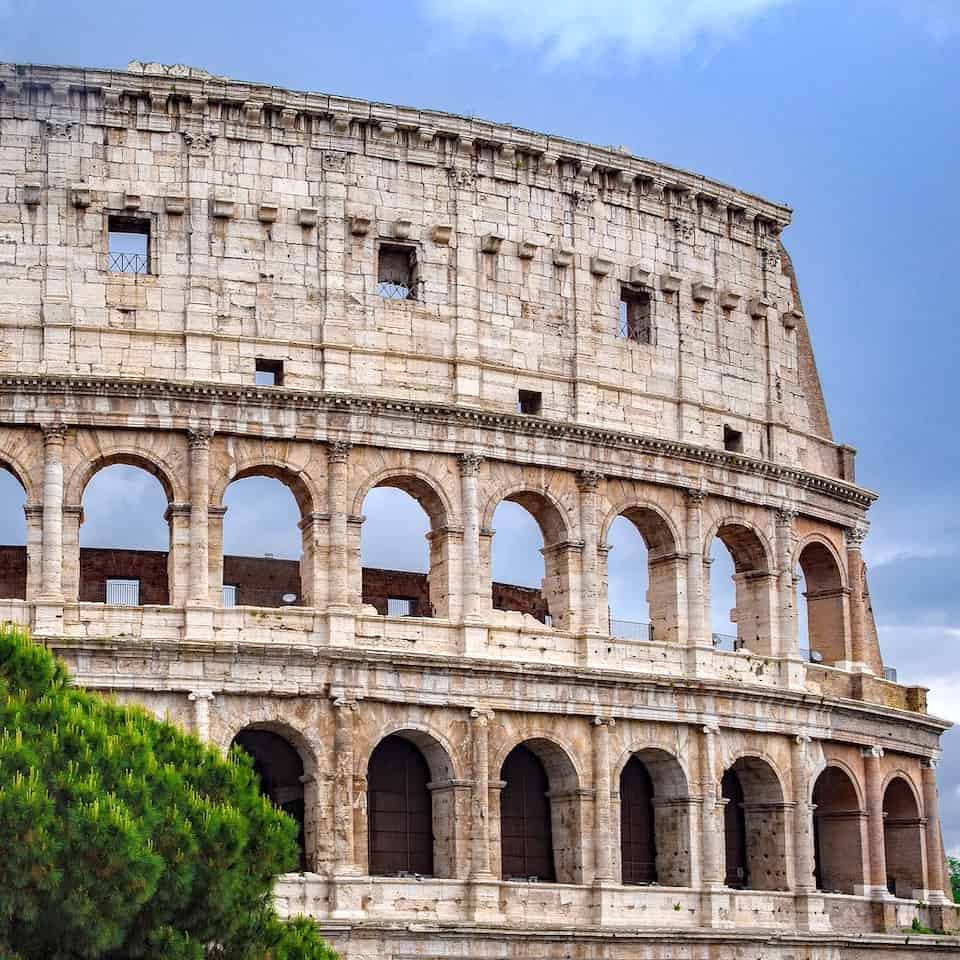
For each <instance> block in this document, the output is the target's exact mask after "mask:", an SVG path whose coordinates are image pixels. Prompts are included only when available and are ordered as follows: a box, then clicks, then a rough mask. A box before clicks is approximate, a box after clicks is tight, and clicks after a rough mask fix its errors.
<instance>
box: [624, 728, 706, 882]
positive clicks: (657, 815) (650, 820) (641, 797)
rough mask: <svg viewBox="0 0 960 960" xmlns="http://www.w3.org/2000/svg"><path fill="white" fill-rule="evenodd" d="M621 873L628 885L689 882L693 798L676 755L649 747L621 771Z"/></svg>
mask: <svg viewBox="0 0 960 960" xmlns="http://www.w3.org/2000/svg"><path fill="white" fill-rule="evenodd" d="M619 803H620V818H619V820H620V871H621V872H620V875H621V882H622V883H625V884H648V883H659V884H661V885H662V886H669V887H685V886H689V885H690V835H691V834H690V828H691V823H690V798H689V796H688V791H687V779H686V776H685V775H684V772H683V769H682V768H681V766H680V764H679V762H678V761H677V758H676V757H674V756H671V755H670V754H669V753H667V752H666V751H665V750H659V749H656V748H652V747H651V748H646V749H643V750H640V751H638V752H636V753H633V754H631V756H630V758H629V759H628V760H627V762H626V764H625V765H624V767H623V770H622V771H621V774H620V792H619Z"/></svg>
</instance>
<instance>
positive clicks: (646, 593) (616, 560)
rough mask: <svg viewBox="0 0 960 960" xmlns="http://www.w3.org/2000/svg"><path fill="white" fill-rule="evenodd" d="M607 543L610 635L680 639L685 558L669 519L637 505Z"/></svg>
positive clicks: (613, 529)
mask: <svg viewBox="0 0 960 960" xmlns="http://www.w3.org/2000/svg"><path fill="white" fill-rule="evenodd" d="M606 539H607V550H606V553H607V576H606V578H605V579H606V583H607V610H608V613H609V627H610V635H611V636H613V637H621V638H623V639H627V640H658V641H672V640H676V639H677V621H678V611H679V603H680V595H679V566H680V558H679V557H678V556H677V550H676V544H675V541H674V537H673V534H672V532H671V530H670V528H669V526H668V525H667V523H666V521H665V520H664V519H663V518H662V517H661V516H660V515H659V514H657V513H656V512H655V511H654V510H651V509H648V508H644V507H631V508H629V509H627V510H625V511H623V513H621V514H620V515H619V516H617V517H616V518H615V519H614V520H613V522H612V523H611V524H610V527H609V530H608V532H607V538H606ZM603 553H604V551H601V555H603ZM601 579H604V578H601Z"/></svg>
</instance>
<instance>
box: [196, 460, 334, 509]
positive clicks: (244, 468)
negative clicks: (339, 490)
mask: <svg viewBox="0 0 960 960" xmlns="http://www.w3.org/2000/svg"><path fill="white" fill-rule="evenodd" d="M249 477H268V478H269V479H271V480H279V481H280V483H282V484H283V485H284V486H285V487H286V488H287V489H288V490H289V491H290V492H291V493H292V494H293V499H294V500H296V501H297V507H298V508H299V510H300V516H301V517H308V516H310V514H312V513H315V512H316V510H317V504H318V503H319V502H320V497H319V495H318V492H317V490H316V488H315V486H314V483H313V481H312V479H311V478H310V477H309V476H308V475H307V473H306V472H305V471H304V470H301V469H298V468H297V467H294V466H292V465H290V464H288V463H285V462H284V461H282V460H271V459H268V458H259V457H258V458H256V459H251V460H244V461H241V462H238V463H236V464H235V465H234V469H233V470H232V471H229V472H227V473H226V474H224V475H223V476H221V477H219V478H217V480H216V482H215V483H211V489H210V502H211V504H212V505H213V506H222V505H223V498H224V496H225V494H226V492H227V487H229V486H230V484H231V483H234V482H235V481H236V480H246V479H248V478H249Z"/></svg>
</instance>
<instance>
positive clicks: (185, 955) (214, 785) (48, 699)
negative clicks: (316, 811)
mask: <svg viewBox="0 0 960 960" xmlns="http://www.w3.org/2000/svg"><path fill="white" fill-rule="evenodd" d="M296 836H297V826H296V824H295V823H294V821H293V820H292V819H290V818H289V817H287V816H286V815H285V814H284V813H282V812H281V811H279V810H278V809H277V808H276V807H274V806H273V804H271V803H270V801H269V800H268V799H266V798H265V797H263V796H262V795H261V793H260V789H259V784H258V782H257V778H256V774H255V773H254V770H253V765H252V763H251V761H250V760H249V758H248V757H247V756H246V754H244V753H243V752H242V751H240V750H235V751H233V752H232V753H231V755H230V757H229V758H224V757H223V756H222V755H221V754H220V753H219V752H218V751H217V750H216V749H214V748H213V747H210V746H208V745H206V744H203V743H201V742H200V741H199V740H198V739H197V738H196V737H193V736H189V735H187V734H184V733H182V732H181V731H180V730H178V729H177V728H175V727H174V726H172V725H171V724H167V723H163V722H161V721H159V720H157V719H156V718H155V717H153V716H152V715H151V714H149V713H147V712H146V711H145V710H142V709H140V708H137V707H130V706H119V705H117V704H114V703H111V702H109V701H107V700H105V699H103V698H101V697H99V696H97V695H96V694H94V693H90V692H87V691H84V690H80V689H77V688H76V687H74V686H72V685H71V683H70V678H69V675H68V673H67V670H66V668H65V666H64V664H63V663H62V662H61V661H60V660H58V659H57V658H55V657H54V656H53V655H52V654H51V653H50V652H49V651H48V650H46V649H45V648H44V647H42V646H40V645H39V644H37V643H34V642H33V641H32V640H31V639H30V637H29V636H27V634H26V633H24V632H23V631H21V630H19V629H16V628H13V627H10V626H5V625H2V624H0V960H41V958H42V960H94V958H95V960H140V958H145V960H146V958H149V960H332V958H333V957H334V954H333V953H332V952H330V950H329V948H327V947H326V946H325V945H324V944H323V942H322V940H321V939H320V937H319V933H318V931H317V928H316V925H315V924H313V923H312V922H311V921H308V920H303V919H298V920H297V921H294V922H290V923H286V922H283V921H281V920H279V918H278V917H277V916H276V914H275V912H274V909H273V905H272V902H271V891H272V886H273V881H274V879H275V878H276V876H277V875H278V874H280V873H283V872H284V871H287V870H292V869H295V868H296V866H297V859H298V858H297V846H296Z"/></svg>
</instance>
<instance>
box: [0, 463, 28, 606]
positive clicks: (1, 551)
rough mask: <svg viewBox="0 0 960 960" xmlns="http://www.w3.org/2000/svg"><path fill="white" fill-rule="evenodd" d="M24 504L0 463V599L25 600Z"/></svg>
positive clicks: (20, 489) (21, 492)
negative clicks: (0, 505)
mask: <svg viewBox="0 0 960 960" xmlns="http://www.w3.org/2000/svg"><path fill="white" fill-rule="evenodd" d="M25 501H26V491H25V490H24V489H23V487H22V486H21V485H20V481H19V480H18V479H17V478H16V477H15V476H14V475H13V474H12V473H11V472H10V471H9V470H6V469H4V467H3V466H2V464H0V504H3V509H0V600H25V599H26V597H27V526H26V518H25V516H24V512H23V508H24V505H25ZM0 619H2V618H0Z"/></svg>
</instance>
